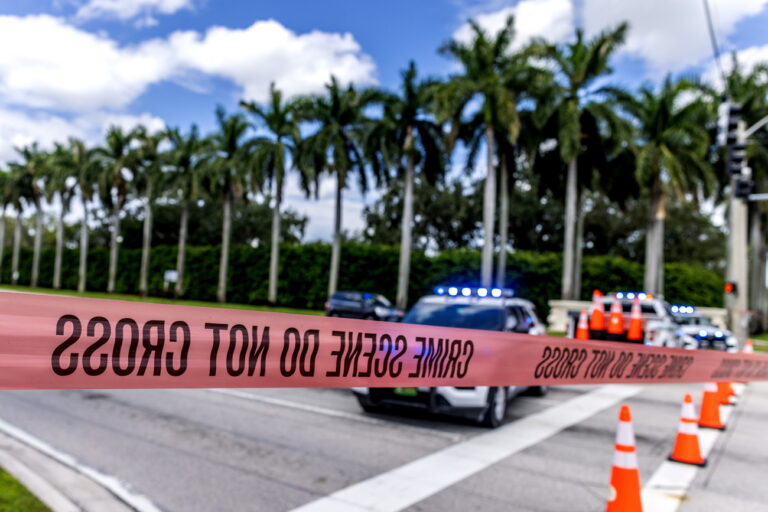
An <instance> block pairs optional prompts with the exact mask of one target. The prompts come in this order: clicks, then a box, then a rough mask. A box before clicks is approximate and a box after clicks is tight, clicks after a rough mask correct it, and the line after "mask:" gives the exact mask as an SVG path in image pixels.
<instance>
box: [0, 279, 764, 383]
mask: <svg viewBox="0 0 768 512" xmlns="http://www.w3.org/2000/svg"><path fill="white" fill-rule="evenodd" d="M714 380H740V381H749V380H768V356H764V355H754V354H729V353H725V352H719V351H707V350H693V351H692V350H684V349H672V348H660V347H646V346H643V345H637V344H630V343H615V342H606V341H581V340H579V341H576V340H570V339H562V338H552V337H544V336H529V335H527V334H514V333H508V332H495V331H479V330H469V329H455V328H445V327H432V326H427V325H410V324H400V323H391V322H373V321H368V320H350V319H341V318H330V317H316V316H310V315H290V314H283V313H265V312H258V311H244V310H230V309H218V308H206V307H195V306H177V305H161V304H151V303H139V302H126V301H118V300H102V299H85V298H76V297H59V296H52V295H38V294H28V293H14V292H0V389H99V388H102V389H110V388H111V389H117V388H224V387H244V388H256V387H355V386H365V387H396V386H500V385H505V386H506V385H563V384H599V383H620V382H625V383H643V382H659V383H661V382H707V381H714Z"/></svg>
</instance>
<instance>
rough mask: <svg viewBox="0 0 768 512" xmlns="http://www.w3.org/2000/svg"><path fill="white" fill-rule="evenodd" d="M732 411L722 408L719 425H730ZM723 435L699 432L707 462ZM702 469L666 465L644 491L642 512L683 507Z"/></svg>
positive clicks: (725, 407) (706, 430)
mask: <svg viewBox="0 0 768 512" xmlns="http://www.w3.org/2000/svg"><path fill="white" fill-rule="evenodd" d="M731 409H732V407H731V406H728V405H723V406H720V421H722V422H723V424H725V425H727V424H728V423H727V422H728V417H729V416H730V415H731ZM721 433H722V431H721V430H716V429H711V428H702V429H699V448H700V449H701V456H702V457H704V458H705V459H706V458H707V455H709V453H710V452H711V451H712V448H713V447H714V446H715V442H716V441H717V438H718V437H720V434H721ZM699 469H700V468H699V467H698V466H693V465H691V464H681V463H679V462H672V461H666V462H663V463H662V464H661V465H660V466H659V468H658V469H657V470H656V472H655V473H654V474H653V476H652V477H651V479H650V480H648V483H646V484H645V487H644V488H643V491H642V502H643V508H644V509H645V510H653V512H675V511H676V510H677V509H678V508H679V507H680V505H682V503H683V500H684V499H685V497H686V494H687V492H688V487H690V486H691V483H692V482H693V479H694V478H696V473H697V472H698V471H699Z"/></svg>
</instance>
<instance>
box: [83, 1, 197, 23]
mask: <svg viewBox="0 0 768 512" xmlns="http://www.w3.org/2000/svg"><path fill="white" fill-rule="evenodd" d="M192 7H193V5H192V0H88V1H87V2H86V3H85V4H83V5H81V6H80V7H79V8H78V10H77V14H76V15H75V17H76V18H78V19H82V20H87V19H92V18H116V19H119V20H129V19H133V18H137V17H139V24H140V25H142V26H151V25H155V24H157V20H156V19H155V18H154V14H156V13H157V14H174V13H176V12H178V11H180V10H182V9H191V8H192Z"/></svg>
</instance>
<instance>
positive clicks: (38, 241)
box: [29, 200, 43, 288]
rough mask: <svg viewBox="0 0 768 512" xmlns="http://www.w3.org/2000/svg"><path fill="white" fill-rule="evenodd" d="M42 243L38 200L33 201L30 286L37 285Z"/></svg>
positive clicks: (41, 218)
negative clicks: (33, 223) (33, 217)
mask: <svg viewBox="0 0 768 512" xmlns="http://www.w3.org/2000/svg"><path fill="white" fill-rule="evenodd" d="M42 245H43V209H42V207H41V206H40V201H39V200H37V201H36V202H35V242H34V247H33V252H32V278H31V279H30V282H29V285H30V286H31V287H32V288H35V287H36V286H37V281H38V277H40V250H41V249H42Z"/></svg>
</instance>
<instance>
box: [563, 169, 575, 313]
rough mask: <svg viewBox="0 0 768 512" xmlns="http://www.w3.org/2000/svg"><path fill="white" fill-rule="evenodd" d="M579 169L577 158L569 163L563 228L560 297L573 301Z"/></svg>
mask: <svg viewBox="0 0 768 512" xmlns="http://www.w3.org/2000/svg"><path fill="white" fill-rule="evenodd" d="M577 176H578V168H577V164H576V158H573V159H572V160H571V161H570V162H568V176H567V178H566V182H565V187H566V188H565V216H564V218H563V226H564V227H565V240H564V242H563V282H562V287H561V290H560V297H561V298H562V299H563V300H571V299H573V284H574V283H573V269H574V249H575V248H576V244H575V241H574V238H575V233H576V223H577V221H578V219H577V218H576V199H577V195H578V193H579V192H578V190H577V188H576V178H577Z"/></svg>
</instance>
